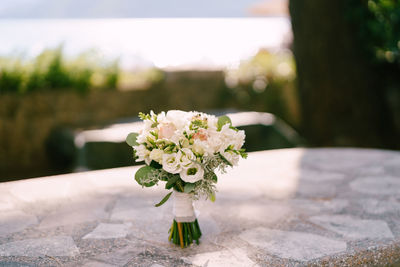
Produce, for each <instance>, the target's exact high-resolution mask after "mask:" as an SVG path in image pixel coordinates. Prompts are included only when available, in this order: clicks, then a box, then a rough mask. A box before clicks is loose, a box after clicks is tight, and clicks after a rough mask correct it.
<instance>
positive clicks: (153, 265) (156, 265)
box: [150, 263, 164, 267]
mask: <svg viewBox="0 0 400 267" xmlns="http://www.w3.org/2000/svg"><path fill="white" fill-rule="evenodd" d="M150 267H164V266H163V265H160V264H157V263H155V264H152V265H151V266H150Z"/></svg>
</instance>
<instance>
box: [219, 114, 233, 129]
mask: <svg viewBox="0 0 400 267" xmlns="http://www.w3.org/2000/svg"><path fill="white" fill-rule="evenodd" d="M227 123H229V124H230V125H232V121H231V119H230V118H229V117H228V116H226V115H224V116H221V117H218V123H217V125H218V131H221V129H222V126H224V125H225V124H227Z"/></svg>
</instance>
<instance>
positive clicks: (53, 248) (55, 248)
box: [0, 236, 79, 257]
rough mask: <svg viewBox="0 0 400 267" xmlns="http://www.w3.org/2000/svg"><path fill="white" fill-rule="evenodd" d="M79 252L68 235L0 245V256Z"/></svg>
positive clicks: (50, 254) (57, 254) (34, 255)
mask: <svg viewBox="0 0 400 267" xmlns="http://www.w3.org/2000/svg"><path fill="white" fill-rule="evenodd" d="M77 254H79V249H78V248H77V247H76V245H75V243H74V240H73V239H72V238H71V237H70V236H54V237H50V238H40V239H25V240H21V241H14V242H10V243H5V244H3V245H0V256H25V257H40V256H69V257H71V256H75V255H77Z"/></svg>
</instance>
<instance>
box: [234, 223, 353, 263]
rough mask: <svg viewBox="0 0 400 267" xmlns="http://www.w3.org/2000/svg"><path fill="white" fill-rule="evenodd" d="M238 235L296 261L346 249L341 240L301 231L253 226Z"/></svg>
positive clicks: (279, 255)
mask: <svg viewBox="0 0 400 267" xmlns="http://www.w3.org/2000/svg"><path fill="white" fill-rule="evenodd" d="M239 237H240V238H242V239H243V240H245V241H247V242H248V243H250V244H251V245H253V246H256V247H259V248H261V249H264V250H265V251H266V252H267V253H271V254H272V255H275V256H278V257H281V258H287V259H294V260H298V261H308V260H312V259H316V258H320V257H323V256H327V255H332V254H336V253H340V252H344V251H345V250H346V243H345V242H343V241H340V240H334V239H330V238H326V237H323V236H319V235H315V234H309V233H302V232H289V231H280V230H273V229H268V228H255V229H250V230H246V231H244V232H242V233H241V234H240V235H239Z"/></svg>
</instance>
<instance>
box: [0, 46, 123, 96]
mask: <svg viewBox="0 0 400 267" xmlns="http://www.w3.org/2000/svg"><path fill="white" fill-rule="evenodd" d="M118 76H119V67H118V62H117V61H115V60H114V61H111V62H105V61H104V60H102V59H101V58H100V57H99V56H98V55H97V54H96V53H95V52H94V51H88V52H84V53H82V54H80V55H78V56H77V57H76V58H72V59H66V58H65V57H64V56H63V52H62V46H60V47H58V48H56V49H47V50H44V51H43V52H42V53H41V54H40V55H38V56H37V57H36V58H34V59H33V60H24V59H22V58H19V57H13V58H5V57H3V58H0V93H5V92H12V93H20V94H23V93H28V92H33V91H38V90H75V91H78V92H81V93H84V92H87V91H88V90H90V89H113V88H116V86H117V82H118Z"/></svg>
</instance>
